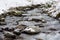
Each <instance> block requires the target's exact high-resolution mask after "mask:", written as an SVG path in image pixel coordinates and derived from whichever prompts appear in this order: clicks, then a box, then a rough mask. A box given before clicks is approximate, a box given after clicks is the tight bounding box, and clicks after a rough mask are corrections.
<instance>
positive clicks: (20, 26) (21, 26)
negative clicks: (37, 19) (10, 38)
mask: <svg viewBox="0 0 60 40" xmlns="http://www.w3.org/2000/svg"><path fill="white" fill-rule="evenodd" d="M26 27H27V26H26V25H22V24H21V25H18V26H17V27H16V29H20V30H23V29H25V28H26Z"/></svg>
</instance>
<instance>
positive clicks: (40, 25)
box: [35, 24, 44, 27]
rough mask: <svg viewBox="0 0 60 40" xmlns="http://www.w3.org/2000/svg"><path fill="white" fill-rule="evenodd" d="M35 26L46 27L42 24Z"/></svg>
mask: <svg viewBox="0 0 60 40" xmlns="http://www.w3.org/2000/svg"><path fill="white" fill-rule="evenodd" d="M35 26H39V27H44V25H42V24H36V25H35Z"/></svg>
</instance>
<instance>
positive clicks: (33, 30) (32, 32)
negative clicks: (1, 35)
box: [23, 26, 40, 34]
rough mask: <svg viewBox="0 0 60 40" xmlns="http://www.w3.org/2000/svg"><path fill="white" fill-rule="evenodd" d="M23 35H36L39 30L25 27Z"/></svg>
mask: <svg viewBox="0 0 60 40" xmlns="http://www.w3.org/2000/svg"><path fill="white" fill-rule="evenodd" d="M23 32H24V33H27V34H38V33H39V32H40V28H39V27H37V26H36V27H27V28H26V29H25V30H24V31H23Z"/></svg>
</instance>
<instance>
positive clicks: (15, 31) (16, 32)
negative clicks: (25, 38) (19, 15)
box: [13, 29, 21, 36]
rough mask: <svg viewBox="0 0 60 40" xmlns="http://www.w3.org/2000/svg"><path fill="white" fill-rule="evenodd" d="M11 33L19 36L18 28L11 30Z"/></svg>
mask: <svg viewBox="0 0 60 40" xmlns="http://www.w3.org/2000/svg"><path fill="white" fill-rule="evenodd" d="M13 33H14V34H16V35H18V36H19V35H20V34H21V30H20V29H15V30H14V31H13Z"/></svg>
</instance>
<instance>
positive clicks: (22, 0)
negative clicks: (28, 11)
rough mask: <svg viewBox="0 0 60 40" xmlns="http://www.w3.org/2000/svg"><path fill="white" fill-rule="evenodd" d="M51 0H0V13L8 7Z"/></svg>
mask: <svg viewBox="0 0 60 40" xmlns="http://www.w3.org/2000/svg"><path fill="white" fill-rule="evenodd" d="M48 1H51V0H0V14H1V13H3V11H4V10H5V11H6V9H8V8H10V7H16V6H27V5H31V4H40V3H46V2H48Z"/></svg>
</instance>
